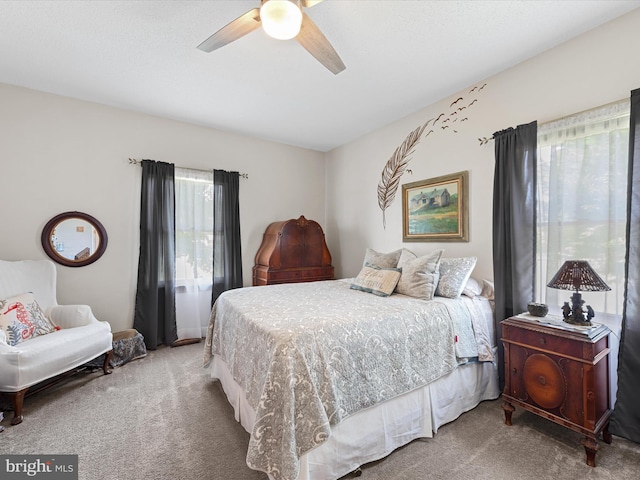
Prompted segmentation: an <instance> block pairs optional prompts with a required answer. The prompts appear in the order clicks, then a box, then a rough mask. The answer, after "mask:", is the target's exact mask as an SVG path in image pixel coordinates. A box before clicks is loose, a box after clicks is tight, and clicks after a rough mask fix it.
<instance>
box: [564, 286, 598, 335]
mask: <svg viewBox="0 0 640 480" xmlns="http://www.w3.org/2000/svg"><path fill="white" fill-rule="evenodd" d="M562 316H563V317H564V321H565V322H566V323H570V324H571V325H580V326H583V327H590V326H591V319H592V318H593V317H595V316H596V314H595V312H594V311H593V308H591V305H585V304H584V300H582V295H580V293H579V292H575V293H574V294H573V295H572V296H571V305H569V302H564V305H563V306H562Z"/></svg>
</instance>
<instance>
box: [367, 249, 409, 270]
mask: <svg viewBox="0 0 640 480" xmlns="http://www.w3.org/2000/svg"><path fill="white" fill-rule="evenodd" d="M401 253H402V249H399V250H396V251H395V252H389V253H380V252H376V251H375V250H373V249H372V248H367V251H366V252H365V254H364V262H362V266H363V267H364V266H365V265H366V264H367V263H368V264H369V265H375V266H376V267H381V268H396V267H397V266H398V260H399V259H400V254H401Z"/></svg>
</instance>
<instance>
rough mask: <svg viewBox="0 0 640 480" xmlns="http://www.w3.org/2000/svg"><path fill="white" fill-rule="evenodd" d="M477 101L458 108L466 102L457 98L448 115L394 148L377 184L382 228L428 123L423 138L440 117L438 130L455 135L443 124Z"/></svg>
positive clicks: (453, 130)
mask: <svg viewBox="0 0 640 480" xmlns="http://www.w3.org/2000/svg"><path fill="white" fill-rule="evenodd" d="M486 86H487V84H486V83H485V84H483V85H482V86H481V87H478V86H477V85H476V86H474V87H473V88H472V89H471V90H469V94H472V93H474V92H475V94H474V95H477V94H478V93H479V92H480V90H482V89H484V87H486ZM477 101H478V99H477V98H474V99H473V100H471V102H470V103H469V104H468V105H466V106H464V105H463V106H461V107H458V106H457V105H458V104H459V103H460V102H464V103H466V102H467V100H466V99H465V98H464V97H458V98H457V99H456V100H455V101H453V102H452V103H451V104H450V105H449V108H450V109H451V111H450V112H449V113H448V114H446V113H444V112H442V113H440V114H439V115H438V117H437V118H435V119H433V118H432V119H430V120H428V121H427V123H425V124H424V125H422V126H421V127H418V128H416V129H415V130H414V131H413V132H411V133H410V134H409V135H407V138H405V139H404V142H402V145H400V146H399V147H398V148H396V150H395V152H393V155H392V156H391V158H390V159H389V160H388V161H387V163H386V165H385V166H384V169H383V170H382V178H381V179H380V182H379V183H378V206H379V207H380V210H382V226H383V227H384V228H386V227H387V221H386V217H385V212H386V210H387V208H389V206H391V204H392V203H393V201H394V199H395V197H396V192H397V190H398V187H399V186H400V177H402V175H403V174H404V173H405V172H409V173H411V170H408V169H407V165H408V164H409V160H411V158H410V155H411V154H412V153H413V150H414V148H415V147H416V145H417V144H418V143H419V142H420V139H421V138H422V134H423V132H424V130H425V129H426V127H427V126H428V125H429V123H431V122H432V121H433V123H432V124H431V127H432V129H431V130H429V131H428V132H427V134H426V135H424V136H425V137H428V136H429V135H430V134H432V133H435V132H434V131H433V128H435V126H436V123H438V121H440V119H442V117H445V118H444V119H443V120H442V121H441V122H440V123H441V126H440V130H442V131H443V133H444V131H447V129H448V131H451V132H453V133H456V134H457V133H458V130H456V129H453V128H452V129H449V125H444V124H445V123H446V122H449V121H451V123H453V122H455V121H456V120H458V119H457V118H455V119H454V118H453V116H454V115H457V114H458V113H459V112H461V111H462V110H465V109H467V108H471V107H473V105H474V104H475V103H476V102H477ZM466 120H469V118H468V117H464V118H463V119H462V120H460V122H464V121H466ZM478 140H480V144H483V141H484V143H486V142H488V139H484V140H483V139H480V138H479V139H478Z"/></svg>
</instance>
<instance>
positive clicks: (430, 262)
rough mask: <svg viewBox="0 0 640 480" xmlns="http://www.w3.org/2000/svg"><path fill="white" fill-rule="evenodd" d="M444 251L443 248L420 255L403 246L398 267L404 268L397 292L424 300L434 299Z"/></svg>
mask: <svg viewBox="0 0 640 480" xmlns="http://www.w3.org/2000/svg"><path fill="white" fill-rule="evenodd" d="M442 252H443V250H436V251H435V252H432V253H430V254H428V255H423V256H421V257H418V256H417V255H416V254H415V253H413V252H412V251H410V250H407V249H406V248H403V249H402V253H401V255H400V260H398V268H401V269H402V275H400V280H399V281H398V286H397V287H396V292H398V293H402V294H403V295H409V296H410V297H415V298H420V299H422V300H432V299H433V295H434V293H435V290H436V285H437V284H438V277H439V274H438V267H439V264H440V257H441V256H442Z"/></svg>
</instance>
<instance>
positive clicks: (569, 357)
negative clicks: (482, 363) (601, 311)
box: [501, 317, 612, 467]
mask: <svg viewBox="0 0 640 480" xmlns="http://www.w3.org/2000/svg"><path fill="white" fill-rule="evenodd" d="M595 320H596V321H595V322H594V323H597V319H595ZM567 327H570V326H569V325H567ZM609 333H610V330H609V328H608V327H606V326H605V325H599V326H596V327H594V328H591V329H589V330H586V331H585V330H582V331H580V330H577V329H576V330H569V329H563V328H560V327H555V326H548V325H545V324H543V323H541V322H538V321H535V320H533V321H532V320H527V319H523V318H519V317H511V318H509V319H507V320H504V321H502V339H501V340H502V343H503V344H504V362H505V385H504V391H503V393H502V398H503V399H504V403H503V406H502V408H503V409H504V415H505V423H506V424H507V425H511V414H512V413H513V411H514V410H515V408H514V405H519V406H520V407H522V408H524V409H525V410H528V411H530V412H533V413H535V414H537V415H540V416H541V417H544V418H546V419H548V420H551V421H552V422H555V423H558V424H560V425H562V426H564V427H567V428H569V429H571V430H573V431H575V432H578V433H581V434H583V435H584V438H583V439H582V441H581V443H582V445H583V446H584V449H585V452H586V454H587V465H589V466H591V467H595V465H596V463H595V457H596V452H597V451H598V444H597V442H596V439H597V438H598V436H599V435H600V433H602V436H603V440H604V441H605V443H611V434H610V433H609V418H610V416H611V411H612V410H611V405H610V392H609V389H610V385H609V358H608V355H609Z"/></svg>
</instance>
